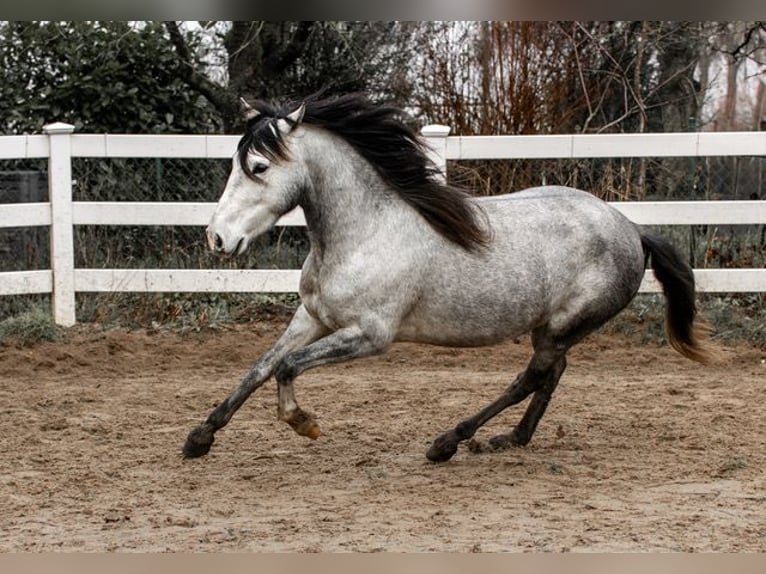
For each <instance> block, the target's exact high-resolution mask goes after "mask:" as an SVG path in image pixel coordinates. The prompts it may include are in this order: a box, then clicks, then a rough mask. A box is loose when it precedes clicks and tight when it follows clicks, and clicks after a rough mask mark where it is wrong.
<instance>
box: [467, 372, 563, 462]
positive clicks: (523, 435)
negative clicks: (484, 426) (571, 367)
mask: <svg viewBox="0 0 766 574" xmlns="http://www.w3.org/2000/svg"><path fill="white" fill-rule="evenodd" d="M565 368H566V357H561V359H560V360H559V361H558V362H557V363H556V364H555V365H554V366H553V367H552V368H551V370H550V371H549V372H548V374H547V375H546V377H545V380H544V381H543V382H542V383H541V386H540V388H539V389H538V390H537V391H535V394H534V395H532V400H531V401H530V402H529V406H528V407H527V410H526V411H525V412H524V416H523V417H522V419H521V421H519V424H517V425H516V428H514V429H513V430H512V431H511V432H510V433H507V434H499V435H496V436H493V437H492V438H491V439H489V441H487V442H486V443H483V442H480V441H475V440H472V441H471V442H470V443H469V444H468V448H469V449H470V450H471V452H488V451H496V450H505V449H507V448H509V447H512V446H524V445H526V444H527V443H528V442H529V441H530V440H531V439H532V435H533V434H534V433H535V429H537V423H538V422H540V419H541V418H542V416H543V415H544V414H545V410H546V409H547V408H548V403H549V402H550V400H551V396H552V395H553V391H554V390H556V387H557V386H558V383H559V380H560V379H561V375H562V374H563V373H564V369H565Z"/></svg>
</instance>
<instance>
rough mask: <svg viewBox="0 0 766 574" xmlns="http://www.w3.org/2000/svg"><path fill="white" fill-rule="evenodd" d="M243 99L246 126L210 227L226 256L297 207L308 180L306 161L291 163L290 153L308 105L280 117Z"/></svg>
mask: <svg viewBox="0 0 766 574" xmlns="http://www.w3.org/2000/svg"><path fill="white" fill-rule="evenodd" d="M242 103H243V106H244V110H243V111H244V115H245V119H246V120H247V130H246V132H245V135H243V136H242V139H241V140H240V142H239V145H238V147H237V152H236V153H235V154H234V158H233V159H232V168H231V173H230V174H229V179H228V181H227V182H226V187H225V188H224V190H223V193H222V194H221V198H220V199H219V200H218V205H217V206H216V210H215V213H214V214H213V218H212V220H211V221H210V225H208V227H207V239H208V244H209V245H210V248H211V249H212V250H214V251H219V252H222V253H226V254H241V253H243V252H244V251H245V250H246V249H247V246H248V244H249V243H250V241H251V240H252V239H253V238H255V237H257V236H258V235H260V234H261V233H263V232H265V231H267V230H269V229H270V228H271V227H272V226H273V225H274V224H275V223H276V222H277V220H278V219H279V218H280V217H281V216H282V215H284V214H285V213H287V212H288V211H290V210H291V209H293V208H294V207H295V206H296V205H297V202H298V199H299V195H300V192H301V190H302V189H303V188H304V187H305V185H306V182H307V175H306V172H305V170H304V169H302V167H301V163H300V162H296V161H290V158H289V157H288V153H287V140H288V139H289V137H290V135H291V134H292V133H293V132H294V131H295V130H296V128H297V127H298V126H299V125H300V123H301V120H302V118H303V112H304V106H303V105H301V106H299V107H298V108H297V109H295V110H294V111H292V112H291V113H289V114H283V115H280V114H277V113H273V114H272V113H268V112H267V111H263V112H262V111H259V110H256V109H254V108H252V107H251V106H250V105H248V104H247V103H246V102H245V101H244V100H242Z"/></svg>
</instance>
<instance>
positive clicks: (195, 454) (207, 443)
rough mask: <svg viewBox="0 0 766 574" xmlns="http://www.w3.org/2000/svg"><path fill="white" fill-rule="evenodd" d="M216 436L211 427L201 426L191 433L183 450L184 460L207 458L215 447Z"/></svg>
mask: <svg viewBox="0 0 766 574" xmlns="http://www.w3.org/2000/svg"><path fill="white" fill-rule="evenodd" d="M214 440H215V435H214V433H213V431H212V430H210V428H209V427H207V426H205V425H200V426H198V427H197V428H195V429H194V430H193V431H191V432H190V433H189V436H188V437H186V443H185V444H184V448H183V456H184V458H199V457H201V456H205V455H206V454H207V453H208V452H209V451H210V447H211V446H212V445H213V441H214Z"/></svg>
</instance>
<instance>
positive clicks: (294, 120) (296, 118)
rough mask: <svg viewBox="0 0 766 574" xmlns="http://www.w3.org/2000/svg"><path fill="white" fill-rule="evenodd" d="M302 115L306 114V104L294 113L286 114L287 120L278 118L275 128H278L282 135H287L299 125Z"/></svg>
mask: <svg viewBox="0 0 766 574" xmlns="http://www.w3.org/2000/svg"><path fill="white" fill-rule="evenodd" d="M304 113H306V104H301V105H300V106H298V107H297V108H296V109H295V111H293V112H290V113H289V114H287V116H286V118H287V119H284V118H280V119H279V120H278V121H277V127H278V128H279V131H280V132H282V133H283V134H287V133H289V132H290V131H291V130H292V129H293V128H295V126H297V125H298V124H299V123H301V120H302V119H303V114H304Z"/></svg>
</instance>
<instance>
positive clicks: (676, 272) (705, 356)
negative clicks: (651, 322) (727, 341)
mask: <svg viewBox="0 0 766 574" xmlns="http://www.w3.org/2000/svg"><path fill="white" fill-rule="evenodd" d="M641 245H643V247H644V253H645V254H646V256H647V258H651V266H652V269H653V270H654V276H655V277H657V281H659V282H660V284H661V285H662V291H663V293H664V294H665V302H666V311H665V328H666V330H667V334H668V341H669V342H670V345H671V346H672V347H673V348H674V349H675V350H676V351H678V352H679V353H681V354H682V355H683V356H684V357H688V358H689V359H692V360H694V361H699V362H700V363H709V362H711V361H713V360H714V359H715V357H716V353H715V351H714V350H713V349H712V348H710V347H709V345H707V344H706V343H705V342H704V339H705V338H706V336H707V335H708V334H709V332H710V329H709V327H708V326H707V325H706V324H704V323H702V322H701V321H700V320H699V319H698V318H697V306H696V304H695V301H694V294H695V290H694V272H693V271H692V268H691V267H690V266H689V265H688V264H687V263H686V262H685V261H684V260H683V258H682V257H681V254H680V253H679V252H678V250H677V249H676V248H675V247H673V245H672V244H671V243H670V242H668V241H667V240H666V239H663V238H662V237H659V236H657V235H653V234H650V233H647V232H646V231H643V230H642V231H641ZM695 319H696V321H695Z"/></svg>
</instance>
